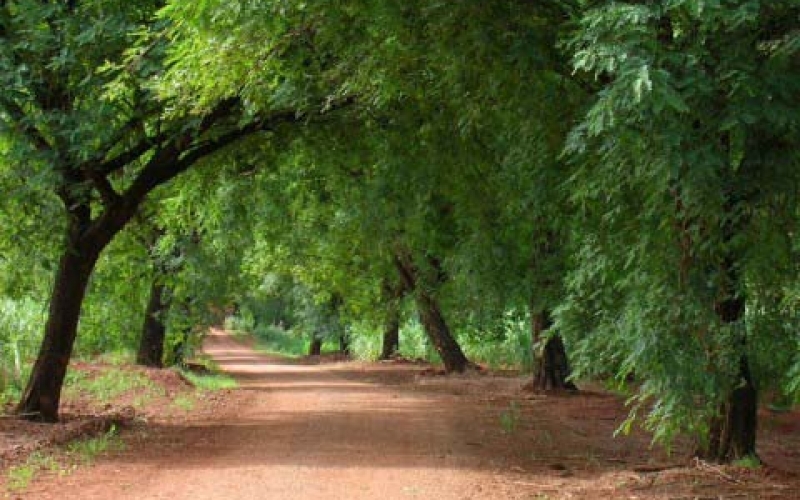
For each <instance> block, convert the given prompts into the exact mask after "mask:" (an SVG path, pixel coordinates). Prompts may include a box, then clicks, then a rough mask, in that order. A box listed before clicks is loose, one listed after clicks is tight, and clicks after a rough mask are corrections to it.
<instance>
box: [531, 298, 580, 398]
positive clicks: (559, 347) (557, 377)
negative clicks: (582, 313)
mask: <svg viewBox="0 0 800 500" xmlns="http://www.w3.org/2000/svg"><path fill="white" fill-rule="evenodd" d="M552 324H553V322H552V320H551V319H550V315H549V314H548V313H547V312H540V313H533V312H531V341H532V347H533V349H534V352H533V387H534V389H537V390H540V391H559V390H569V391H577V390H578V388H577V387H576V386H575V384H573V383H572V382H571V381H570V380H569V376H570V374H571V370H570V367H569V361H568V360H567V352H566V350H565V349H564V342H563V341H562V340H561V337H560V336H559V335H551V336H550V337H549V338H548V339H547V340H546V341H545V343H544V346H542V348H541V351H537V349H536V346H537V345H539V344H541V341H542V337H543V335H544V333H545V332H546V331H547V330H548V329H549V328H550V327H551V326H552Z"/></svg>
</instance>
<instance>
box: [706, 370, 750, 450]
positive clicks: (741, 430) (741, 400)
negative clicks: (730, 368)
mask: <svg viewBox="0 0 800 500" xmlns="http://www.w3.org/2000/svg"><path fill="white" fill-rule="evenodd" d="M740 372H741V375H742V382H743V383H742V385H741V386H740V387H737V388H736V389H734V390H733V391H732V392H731V394H730V396H729V398H728V401H727V402H726V403H725V404H724V405H723V408H722V411H721V414H720V415H719V416H718V417H716V418H714V419H713V420H712V422H711V426H710V429H709V442H708V448H707V449H704V450H700V451H699V452H698V455H699V456H700V457H701V458H703V459H705V460H709V461H712V462H718V463H730V462H732V461H734V460H739V459H742V458H747V457H754V458H758V454H757V453H756V431H757V427H758V414H757V412H758V392H757V390H756V388H755V385H754V384H753V381H752V379H751V377H750V369H749V366H748V362H747V359H746V358H744V357H743V358H742V360H741V370H740Z"/></svg>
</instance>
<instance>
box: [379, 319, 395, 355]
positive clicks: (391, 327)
mask: <svg viewBox="0 0 800 500" xmlns="http://www.w3.org/2000/svg"><path fill="white" fill-rule="evenodd" d="M390 314H391V315H390V318H389V320H388V321H387V324H386V329H385V330H384V331H383V345H382V347H381V356H380V358H379V359H382V360H387V359H391V358H392V357H393V356H394V355H396V354H397V351H398V349H400V318H399V317H398V314H397V313H396V312H393V313H390Z"/></svg>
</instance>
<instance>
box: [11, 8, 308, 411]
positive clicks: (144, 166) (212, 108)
mask: <svg viewBox="0 0 800 500" xmlns="http://www.w3.org/2000/svg"><path fill="white" fill-rule="evenodd" d="M160 5H161V2H146V1H143V2H136V3H130V2H119V4H118V5H117V4H116V3H115V2H108V5H105V4H103V3H99V2H98V3H77V2H65V3H55V4H50V3H45V4H42V3H40V2H32V1H18V2H14V1H10V2H3V3H2V4H0V23H2V24H0V36H2V38H3V39H4V43H3V45H2V49H1V50H2V53H0V65H2V67H3V79H4V81H3V85H4V88H6V89H7V91H6V92H4V95H3V96H2V98H1V100H0V109H2V112H1V113H0V118H2V120H3V122H4V125H5V128H4V129H3V134H4V137H5V138H6V139H7V140H8V141H9V142H10V143H11V145H12V146H11V150H12V151H13V156H14V158H17V159H18V161H24V162H25V163H27V164H33V165H35V166H36V169H37V171H38V172H40V174H41V177H43V178H44V182H45V183H46V185H47V188H48V189H49V190H51V191H52V192H53V193H54V194H56V195H57V196H58V198H60V200H61V202H62V204H63V216H64V220H65V226H66V229H65V233H66V234H65V237H64V243H63V247H62V256H61V259H60V262H59V265H58V270H57V271H56V276H55V280H54V285H53V292H52V295H51V298H50V306H49V313H48V320H47V324H46V326H45V333H44V338H43V341H42V346H41V349H40V353H39V356H38V358H37V361H36V364H35V366H34V368H33V371H32V373H31V378H30V381H29V383H28V385H27V388H26V390H25V392H24V395H23V398H22V401H21V402H20V404H19V407H18V412H19V413H20V414H21V415H24V416H27V417H29V418H34V419H39V420H43V421H55V420H56V419H57V414H58V406H59V399H60V390H61V386H62V383H63V380H64V375H65V373H66V368H67V364H68V361H69V357H70V354H71V352H72V347H73V344H74V341H75V337H76V333H77V323H78V318H79V316H80V310H81V304H82V302H83V298H84V294H85V292H86V287H87V284H88V282H89V278H90V276H91V274H92V270H93V269H94V267H95V264H96V263H97V259H98V258H99V256H100V253H101V252H102V250H103V249H104V248H105V247H106V246H107V245H108V244H109V242H110V241H111V240H112V239H113V238H114V236H115V235H116V234H117V233H119V231H120V230H121V229H122V228H123V227H125V225H126V224H127V223H128V222H129V221H130V220H131V218H132V217H133V216H134V214H135V213H136V210H137V208H138V207H139V205H140V204H141V203H142V201H143V200H144V199H145V197H146V196H147V195H148V194H149V193H150V192H152V191H153V190H154V189H156V188H157V187H158V186H160V185H162V184H165V183H167V182H169V181H170V180H171V179H173V178H174V177H176V176H177V175H179V174H180V173H182V172H183V171H185V170H187V169H188V168H190V167H192V166H193V165H195V164H196V163H197V162H198V161H200V160H201V159H203V158H206V157H208V156H210V155H211V154H213V153H215V152H217V151H220V150H222V149H224V148H225V147H227V146H229V145H231V144H232V143H234V142H237V141H239V140H241V139H243V138H245V137H248V136H252V135H254V134H257V133H259V132H262V131H265V130H272V129H274V128H276V127H277V126H279V125H281V124H284V123H296V122H298V121H300V116H302V115H303V114H305V113H304V112H303V110H302V109H299V108H298V107H297V106H288V107H287V108H282V109H278V108H275V107H271V108H265V109H263V110H262V111H260V112H253V111H252V110H250V111H247V110H246V106H245V105H244V103H243V102H242V100H241V99H239V98H237V97H236V96H230V97H229V98H227V99H223V100H219V101H215V102H213V103H212V102H206V103H205V104H206V106H204V107H203V106H201V107H198V108H195V109H194V110H191V111H188V112H177V113H169V112H167V111H166V109H168V103H169V102H170V98H161V97H159V95H158V94H157V92H156V90H155V88H154V83H155V82H156V80H157V79H158V78H161V77H162V75H163V71H164V68H165V67H166V66H165V60H164V55H165V49H166V45H167V41H166V40H167V37H166V36H165V35H164V33H163V28H164V24H163V22H162V21H159V20H158V18H156V16H155V14H156V10H157V8H158V7H159V6H160ZM142 33H143V34H142ZM305 109H308V108H305ZM317 109H321V108H317ZM23 159H24V160H23Z"/></svg>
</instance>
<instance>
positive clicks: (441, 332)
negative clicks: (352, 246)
mask: <svg viewBox="0 0 800 500" xmlns="http://www.w3.org/2000/svg"><path fill="white" fill-rule="evenodd" d="M395 264H396V266H397V270H398V271H399V272H400V275H401V277H402V278H403V283H404V285H405V287H406V289H408V290H413V291H414V301H415V303H416V305H417V311H418V312H419V316H420V321H421V322H422V327H423V328H424V329H425V333H426V334H427V335H428V339H429V340H430V341H431V343H432V344H433V347H434V348H435V349H436V352H437V353H438V354H439V357H440V358H441V359H442V363H444V369H445V371H446V372H447V373H452V372H463V371H464V370H466V369H467V367H468V366H470V362H469V360H468V359H467V357H466V356H465V355H464V352H463V351H462V350H461V347H460V346H459V345H458V342H457V341H456V339H455V338H454V337H453V335H452V333H450V328H449V327H448V326H447V322H446V321H445V319H444V315H443V314H442V310H441V308H440V307H439V304H438V302H437V301H436V299H435V298H434V297H433V296H432V295H431V294H430V293H428V291H427V290H425V287H424V286H420V283H419V281H420V278H421V277H420V275H419V274H420V273H419V271H418V270H417V267H416V266H415V265H414V263H413V261H412V260H411V256H410V255H409V254H407V253H405V254H404V253H398V254H397V255H396V258H395Z"/></svg>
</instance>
